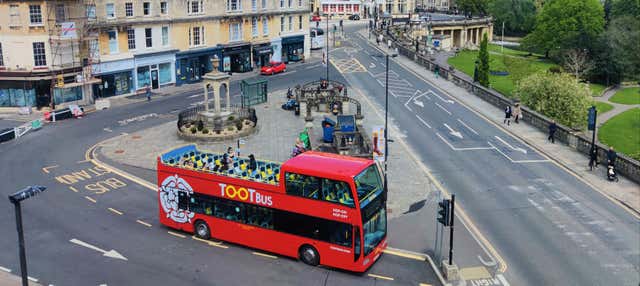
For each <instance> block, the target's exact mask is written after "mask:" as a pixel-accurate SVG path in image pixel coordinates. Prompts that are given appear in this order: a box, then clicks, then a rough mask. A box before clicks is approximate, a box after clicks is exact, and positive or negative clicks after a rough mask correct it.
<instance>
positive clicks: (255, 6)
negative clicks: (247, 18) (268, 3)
mask: <svg viewBox="0 0 640 286" xmlns="http://www.w3.org/2000/svg"><path fill="white" fill-rule="evenodd" d="M257 9H258V0H251V10H253V11H255V10H257Z"/></svg>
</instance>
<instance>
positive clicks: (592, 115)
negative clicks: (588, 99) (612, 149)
mask: <svg viewBox="0 0 640 286" xmlns="http://www.w3.org/2000/svg"><path fill="white" fill-rule="evenodd" d="M597 114H598V111H597V110H596V107H595V106H591V107H590V108H589V116H588V118H587V124H588V126H589V130H595V129H596V116H597Z"/></svg>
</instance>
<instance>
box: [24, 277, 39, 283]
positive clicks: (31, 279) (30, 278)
mask: <svg viewBox="0 0 640 286" xmlns="http://www.w3.org/2000/svg"><path fill="white" fill-rule="evenodd" d="M27 279H29V281H33V282H35V283H38V279H37V278H33V277H31V276H27Z"/></svg>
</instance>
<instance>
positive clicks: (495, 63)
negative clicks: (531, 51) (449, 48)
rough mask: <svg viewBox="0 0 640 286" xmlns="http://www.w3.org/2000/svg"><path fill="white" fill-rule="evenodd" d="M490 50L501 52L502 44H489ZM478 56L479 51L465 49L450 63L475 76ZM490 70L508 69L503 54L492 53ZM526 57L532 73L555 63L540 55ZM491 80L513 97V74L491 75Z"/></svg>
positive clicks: (499, 88) (518, 54)
mask: <svg viewBox="0 0 640 286" xmlns="http://www.w3.org/2000/svg"><path fill="white" fill-rule="evenodd" d="M489 47H490V48H489V50H491V51H497V52H500V46H498V45H489ZM504 53H505V54H507V55H512V56H523V55H527V54H528V53H527V52H523V51H516V50H512V49H507V48H505V49H504ZM477 57H478V51H469V50H464V51H461V52H459V53H458V55H457V56H455V57H451V58H449V60H448V63H449V64H450V65H452V66H453V67H455V68H456V69H457V70H460V71H462V72H464V73H465V74H467V75H469V76H472V77H473V69H474V66H475V61H476V59H477ZM489 57H490V63H489V66H490V70H492V71H506V67H505V65H504V63H503V62H502V55H497V54H493V53H490V54H489ZM523 58H524V59H527V60H530V61H531V73H535V72H537V71H540V70H548V69H549V68H550V67H552V66H554V65H555V64H553V63H551V62H549V61H546V60H540V59H539V58H538V56H533V57H523ZM489 82H490V83H491V87H492V88H493V89H495V90H497V91H498V92H500V93H502V94H503V95H505V96H507V97H511V93H512V92H513V90H514V89H515V86H514V84H513V81H512V79H511V76H510V75H508V76H494V75H489Z"/></svg>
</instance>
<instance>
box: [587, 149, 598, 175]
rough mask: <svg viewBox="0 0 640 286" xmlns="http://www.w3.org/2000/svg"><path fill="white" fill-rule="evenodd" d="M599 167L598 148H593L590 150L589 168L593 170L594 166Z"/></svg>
mask: <svg viewBox="0 0 640 286" xmlns="http://www.w3.org/2000/svg"><path fill="white" fill-rule="evenodd" d="M594 167H596V168H598V149H597V148H591V150H590V151H589V170H591V171H593V168H594Z"/></svg>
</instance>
